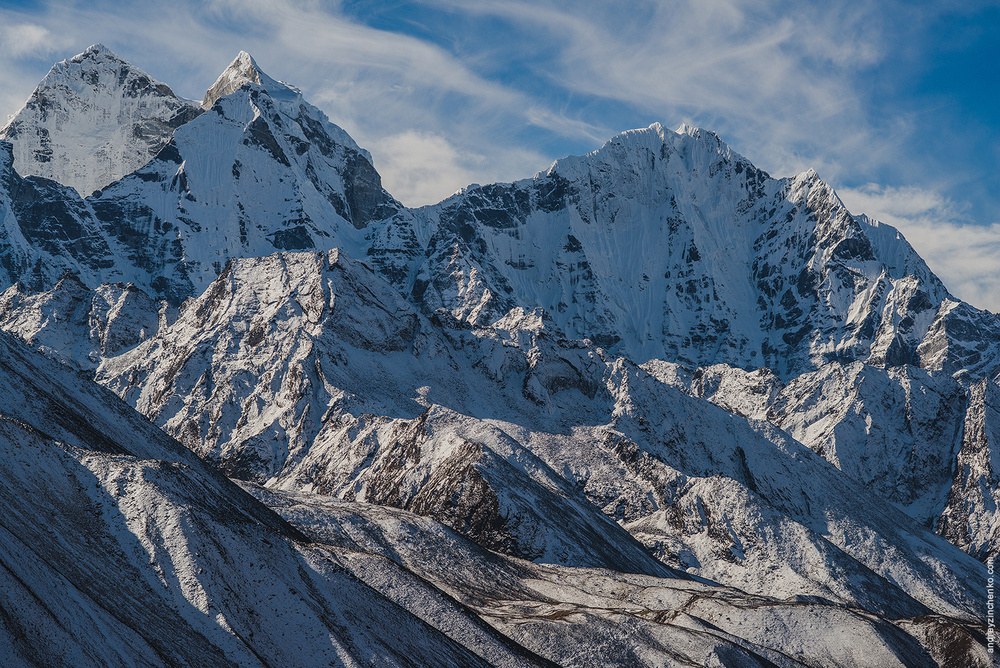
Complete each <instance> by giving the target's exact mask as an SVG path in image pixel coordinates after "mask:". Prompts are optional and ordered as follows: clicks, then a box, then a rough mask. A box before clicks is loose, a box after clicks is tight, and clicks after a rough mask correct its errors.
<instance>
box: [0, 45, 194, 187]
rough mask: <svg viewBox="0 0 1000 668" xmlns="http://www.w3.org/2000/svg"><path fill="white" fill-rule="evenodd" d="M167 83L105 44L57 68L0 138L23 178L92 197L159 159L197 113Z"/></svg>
mask: <svg viewBox="0 0 1000 668" xmlns="http://www.w3.org/2000/svg"><path fill="white" fill-rule="evenodd" d="M200 111H201V110H200V109H199V108H198V107H197V105H196V104H195V103H193V102H191V101H190V100H183V99H181V98H179V97H177V96H176V95H175V94H174V92H173V91H172V90H171V89H170V87H169V86H167V85H166V84H164V83H161V82H159V81H157V80H155V79H153V78H152V77H151V76H149V75H148V74H146V73H145V72H143V71H142V70H140V69H139V68H137V67H135V66H133V65H131V64H130V63H128V62H127V61H125V60H123V59H122V58H120V57H119V56H117V55H116V54H115V53H114V52H112V51H111V50H110V49H109V48H108V47H106V46H104V45H103V44H94V45H93V46H91V47H89V48H88V49H87V50H85V51H84V52H83V53H80V54H77V55H76V56H73V57H72V58H69V59H67V60H63V61H61V62H59V63H56V64H55V65H53V66H52V69H50V70H49V72H48V74H46V75H45V78H43V79H42V80H41V82H39V84H38V87H37V88H35V90H34V92H33V93H32V94H31V97H30V98H29V99H28V100H27V102H25V104H24V106H23V107H22V108H21V110H20V111H18V113H17V115H15V116H14V117H13V118H12V119H11V120H10V122H8V123H7V125H6V126H4V127H3V128H0V139H5V140H7V141H9V142H11V143H12V144H13V145H14V148H13V151H14V165H15V167H16V169H17V171H18V173H19V174H20V175H22V176H42V177H45V178H48V179H53V180H55V181H58V182H59V183H62V184H63V185H67V186H71V187H73V188H75V189H76V190H77V191H78V192H79V193H80V194H81V195H83V196H87V195H89V194H91V193H92V192H94V191H95V190H98V189H101V188H104V187H105V186H107V185H108V184H109V183H112V182H114V181H116V180H118V179H120V178H121V177H122V176H124V175H125V174H128V173H130V172H132V171H133V170H135V169H136V168H138V167H141V166H142V165H144V164H145V163H146V162H148V161H149V158H150V157H152V156H153V155H155V154H156V153H157V152H158V151H159V150H160V149H161V148H162V147H163V146H164V145H165V144H166V143H167V141H168V140H169V138H170V135H171V133H172V132H173V130H174V128H176V127H178V126H180V125H182V124H183V123H186V122H187V121H188V120H190V119H192V118H194V117H195V116H197V115H198V114H199V113H200Z"/></svg>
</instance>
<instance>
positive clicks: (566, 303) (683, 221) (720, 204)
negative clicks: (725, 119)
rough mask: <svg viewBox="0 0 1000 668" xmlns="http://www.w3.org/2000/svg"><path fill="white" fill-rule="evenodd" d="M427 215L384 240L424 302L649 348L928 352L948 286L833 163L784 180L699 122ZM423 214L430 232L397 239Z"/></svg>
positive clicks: (390, 262) (742, 362) (629, 139)
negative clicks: (540, 319)
mask: <svg viewBox="0 0 1000 668" xmlns="http://www.w3.org/2000/svg"><path fill="white" fill-rule="evenodd" d="M414 216H415V220H414V221H410V220H407V219H402V218H399V219H395V220H394V221H391V222H390V224H389V226H388V228H387V229H386V231H385V235H386V240H385V241H383V240H382V239H378V238H376V239H375V240H374V241H373V248H372V251H370V254H371V255H372V261H373V262H375V263H376V266H378V267H379V268H380V270H381V271H382V272H383V273H384V274H385V275H387V276H389V277H390V278H392V279H394V280H395V281H396V284H397V285H399V287H400V288H401V289H403V290H404V291H405V292H412V293H413V295H414V297H415V298H416V299H418V300H419V301H420V303H422V304H424V305H426V306H427V307H428V308H430V309H432V310H433V309H443V310H445V311H447V312H449V313H450V314H451V315H453V316H454V317H456V318H457V319H459V320H463V321H467V322H470V323H474V324H479V325H485V324H489V323H490V322H492V321H493V320H495V319H496V318H499V317H501V316H502V315H503V314H504V313H506V312H507V311H508V310H509V309H510V308H512V307H514V306H522V307H524V308H527V309H530V308H533V307H536V306H540V307H542V308H544V309H545V310H546V311H547V312H548V313H549V314H550V315H551V317H552V318H553V320H554V322H555V323H556V324H557V325H558V326H559V327H560V328H561V329H562V330H563V331H565V332H566V333H567V334H568V335H570V336H572V337H579V338H590V339H591V340H593V341H594V342H595V343H597V344H599V345H602V346H604V347H608V348H611V349H613V350H616V351H620V352H622V353H624V354H627V355H628V356H629V357H630V358H631V359H634V360H636V361H637V362H645V361H646V360H649V359H653V358H660V359H667V360H672V361H679V362H683V363H686V364H692V365H696V366H697V365H706V364H712V363H716V362H726V363H729V364H732V365H734V366H739V367H743V368H747V369H754V368H758V367H762V366H767V367H769V368H771V369H773V370H775V371H776V372H777V373H779V374H780V375H782V376H787V375H794V374H797V373H801V372H802V371H804V370H809V369H814V368H816V367H818V366H820V365H822V364H823V363H825V362H827V361H831V360H837V359H844V358H848V359H864V360H869V361H871V362H873V363H876V364H884V363H889V364H900V363H904V362H910V361H913V360H915V359H916V353H915V351H916V348H917V347H918V345H919V344H920V343H921V341H922V340H923V338H924V337H925V335H926V334H927V331H928V328H929V327H930V325H931V322H932V320H934V317H935V313H936V312H937V310H938V307H939V305H941V304H942V302H943V301H944V300H945V299H947V298H948V292H947V290H946V289H945V288H944V286H943V285H942V284H941V282H940V281H939V280H938V279H937V278H936V277H935V276H934V275H933V274H932V273H931V272H930V270H928V268H927V266H926V265H925V264H924V263H923V261H922V260H921V259H920V258H919V257H918V256H917V255H916V253H915V252H914V251H913V249H912V248H911V247H910V246H909V244H907V243H906V241H905V240H904V239H903V238H902V236H901V235H899V233H898V232H896V230H894V229H892V228H891V227H888V226H885V225H881V224H878V223H874V222H872V221H869V220H868V219H866V218H864V217H854V216H852V215H851V214H850V213H849V212H848V211H847V209H846V208H844V206H843V204H842V203H841V202H840V200H839V199H838V198H837V196H836V194H835V193H834V192H833V190H831V189H830V187H829V186H827V185H826V184H824V183H823V182H822V181H820V179H819V177H818V176H817V175H816V174H815V172H812V171H810V172H806V173H803V174H800V175H798V176H795V177H793V178H789V179H773V178H771V177H770V176H768V175H767V174H765V173H763V172H761V171H760V170H758V169H757V168H755V167H754V166H753V165H752V164H751V163H750V162H749V161H747V160H746V159H745V158H743V157H742V156H739V155H737V154H736V153H734V152H733V151H732V150H731V149H730V148H729V147H728V146H726V145H725V144H724V143H723V142H722V141H721V140H720V139H719V138H718V137H717V136H716V135H714V134H712V133H710V132H705V131H703V130H698V129H694V128H689V127H682V128H681V129H680V130H678V131H677V132H672V131H670V130H667V129H665V128H663V127H662V126H659V125H653V126H651V127H650V128H648V129H645V130H634V131H630V132H626V133H624V134H621V135H619V136H618V137H615V138H614V139H612V140H611V141H609V142H608V143H607V144H606V145H605V146H604V147H603V148H601V149H600V150H598V151H595V152H594V153H591V154H589V155H586V156H579V157H570V158H565V159H563V160H559V161H557V162H556V163H555V164H553V165H552V167H551V168H550V169H549V171H548V172H547V173H544V174H538V175H536V176H535V178H534V179H530V180H525V181H519V182H517V183H513V184H509V185H507V184H497V185H491V186H485V187H478V186H477V187H471V188H469V189H467V190H465V191H463V192H461V193H459V194H457V195H454V196H453V197H451V198H449V199H448V200H445V201H444V202H442V203H441V204H438V205H436V206H433V207H428V208H425V209H423V210H420V211H417V212H415V213H414ZM407 226H416V227H417V228H418V231H417V233H416V234H415V235H414V238H413V241H414V242H415V243H411V246H414V247H412V248H411V250H410V251H409V252H407V253H400V252H398V251H394V250H392V249H393V248H394V247H397V248H398V246H399V245H400V243H399V240H400V239H403V238H405V230H402V229H400V228H405V227H407ZM403 277H405V278H403Z"/></svg>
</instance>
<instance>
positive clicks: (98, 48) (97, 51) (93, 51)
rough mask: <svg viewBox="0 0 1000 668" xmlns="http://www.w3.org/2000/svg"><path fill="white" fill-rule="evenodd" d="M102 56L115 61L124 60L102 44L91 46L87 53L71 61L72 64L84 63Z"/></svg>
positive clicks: (78, 55)
mask: <svg viewBox="0 0 1000 668" xmlns="http://www.w3.org/2000/svg"><path fill="white" fill-rule="evenodd" d="M101 56H103V57H105V58H111V59H113V60H122V59H121V58H120V57H119V56H118V54H116V53H115V52H114V51H112V50H111V49H109V48H108V47H106V46H104V45H103V44H100V43H98V44H93V45H91V46H89V47H88V48H87V50H86V51H84V52H83V53H79V54H77V55H75V56H73V57H72V58H70V59H69V60H70V62H71V63H82V62H83V61H85V60H93V59H95V58H99V57H101Z"/></svg>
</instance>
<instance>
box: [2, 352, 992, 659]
mask: <svg viewBox="0 0 1000 668" xmlns="http://www.w3.org/2000/svg"><path fill="white" fill-rule="evenodd" d="M0 352H2V354H0V398H2V400H0V406H2V408H0V451H2V456H0V479H2V480H3V485H0V499H2V500H3V504H4V509H5V511H4V513H3V515H2V517H0V532H2V534H3V536H4V540H3V541H0V565H2V568H0V582H2V586H0V601H2V606H3V607H2V609H3V610H4V616H3V622H2V623H0V661H2V662H3V664H4V665H6V666H12V667H20V666H37V665H63V664H69V665H74V666H104V665H113V664H126V665H135V664H142V665H153V666H174V665H199V666H234V665H241V666H268V665H297V666H298V665H302V666H312V665H316V666H319V665H344V666H361V665H372V664H377V665H386V666H397V665H398V666H412V665H440V666H463V667H464V666H479V665H483V666H486V665H491V666H554V665H564V666H567V665H568V666H576V665H587V664H592V663H593V662H595V661H598V662H600V663H602V664H604V665H638V666H659V665H664V664H665V663H666V664H670V665H672V664H678V665H680V664H684V663H687V664H691V663H695V664H702V665H711V664H712V663H713V662H715V663H717V664H719V665H750V664H762V662H766V663H763V664H762V665H778V666H805V665H817V662H819V663H836V664H839V665H863V664H865V663H868V662H870V661H873V660H874V661H877V662H878V663H879V665H935V664H936V663H940V664H948V662H952V664H953V665H959V663H960V664H961V665H972V666H975V665H981V666H986V665H988V655H986V653H985V648H984V645H983V643H982V641H981V639H980V637H979V636H980V635H981V631H980V630H979V629H978V628H977V626H976V625H974V624H973V625H970V624H969V623H968V622H967V621H963V620H960V619H954V618H949V617H947V616H940V615H926V614H923V615H917V616H914V615H912V614H911V615H906V616H902V617H900V616H898V615H892V614H890V615H876V614H872V613H870V612H864V611H861V610H858V609H856V608H853V607H848V606H844V605H838V604H836V603H832V602H829V601H824V600H821V599H801V598H799V599H791V600H781V599H777V598H770V597H765V596H753V595H749V594H746V593H744V592H742V591H740V590H738V589H733V588H727V587H721V586H718V585H714V584H712V583H706V582H701V581H697V580H693V579H690V578H678V577H666V578H657V577H652V576H649V575H635V574H629V572H627V571H625V572H622V571H617V570H606V569H588V568H571V567H565V566H563V567H559V566H546V565H539V564H536V563H532V562H530V561H523V560H520V559H515V558H511V557H505V556H503V555H501V554H497V553H495V552H489V551H487V550H484V549H483V548H481V547H480V546H478V545H476V544H474V543H471V542H469V541H468V540H466V539H464V538H462V537H461V536H459V535H458V534H456V533H454V532H452V531H450V530H448V529H447V528H445V527H444V526H442V525H441V524H438V523H437V522H434V521H433V520H429V519H425V518H422V517H419V516H416V515H413V514H411V513H407V512H405V511H401V510H392V509H389V508H382V507H379V506H376V505H368V504H361V503H357V502H343V501H337V500H335V499H332V498H328V497H323V496H320V495H316V494H298V495H294V494H289V493H281V492H274V491H267V490H264V489H261V488H257V487H254V486H251V485H247V486H246V489H247V491H249V492H250V494H252V495H254V496H257V497H258V498H259V499H261V500H263V501H265V502H266V503H267V504H268V505H270V506H272V507H273V508H275V509H277V510H278V511H279V512H280V514H281V515H282V517H279V516H278V515H276V514H275V513H274V512H273V511H272V510H270V509H269V508H267V507H265V505H264V504H262V503H259V502H258V501H256V500H255V499H254V498H252V496H251V495H250V494H247V493H245V492H244V491H243V490H241V489H240V488H238V487H237V486H236V485H234V484H233V483H232V482H231V481H229V480H227V479H226V478H225V477H223V476H222V475H220V474H219V473H218V472H216V471H215V470H213V468H212V467H211V466H209V465H207V464H206V463H205V462H203V461H201V460H199V459H198V458H197V457H195V456H194V455H193V454H192V453H191V452H190V451H189V450H187V449H185V448H184V447H182V446H181V445H180V444H179V443H177V442H176V441H173V440H172V439H170V438H169V437H168V436H166V435H165V434H163V433H162V432H160V431H158V430H157V429H155V427H153V426H152V425H151V424H149V423H148V422H146V421H145V420H143V419H142V418H141V417H140V416H139V415H138V414H137V413H135V412H134V411H132V410H131V409H130V408H128V407H127V406H126V405H125V404H124V403H122V402H121V401H119V400H118V399H117V398H116V397H114V396H113V395H112V394H111V393H109V392H107V391H106V390H104V389H102V388H100V387H98V386H97V385H96V384H94V383H92V382H91V381H89V380H87V379H86V378H82V377H81V376H80V375H78V374H76V373H74V372H73V371H72V369H70V368H68V367H67V366H65V365H60V364H59V363H57V362H55V361H52V360H48V359H45V358H43V357H42V356H41V355H40V353H38V352H36V351H33V350H30V349H29V348H28V347H27V346H25V345H24V344H21V343H18V342H17V341H15V340H13V338H12V337H11V336H10V335H8V334H5V333H0ZM831 628H836V629H841V630H845V631H847V630H849V631H850V632H849V633H830V629H831Z"/></svg>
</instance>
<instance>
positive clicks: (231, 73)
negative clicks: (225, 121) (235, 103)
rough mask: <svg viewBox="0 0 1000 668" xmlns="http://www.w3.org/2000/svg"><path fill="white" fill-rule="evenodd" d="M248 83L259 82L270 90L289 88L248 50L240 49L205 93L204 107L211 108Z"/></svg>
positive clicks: (202, 104)
mask: <svg viewBox="0 0 1000 668" xmlns="http://www.w3.org/2000/svg"><path fill="white" fill-rule="evenodd" d="M247 83H254V84H257V85H259V86H261V87H263V88H264V89H265V90H267V91H268V92H274V90H275V89H279V88H287V86H285V85H284V84H281V83H279V82H277V81H275V80H274V79H272V78H271V77H269V76H267V75H266V74H264V72H263V71H261V69H260V66H258V65H257V61H256V60H254V58H253V56H251V55H250V54H249V53H247V52H246V51H240V52H239V54H237V56H236V58H235V59H234V60H233V62H231V63H229V67H227V68H226V69H225V70H224V71H223V72H222V74H220V75H219V78H218V79H216V80H215V83H214V84H212V86H211V87H210V88H209V89H208V91H207V92H206V93H205V99H204V100H202V103H201V106H202V108H203V109H210V108H211V107H212V105H213V104H215V101H216V100H218V99H219V98H220V97H223V96H225V95H229V94H230V93H233V92H235V91H237V90H239V89H240V87H242V86H243V84H247Z"/></svg>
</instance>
